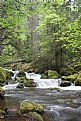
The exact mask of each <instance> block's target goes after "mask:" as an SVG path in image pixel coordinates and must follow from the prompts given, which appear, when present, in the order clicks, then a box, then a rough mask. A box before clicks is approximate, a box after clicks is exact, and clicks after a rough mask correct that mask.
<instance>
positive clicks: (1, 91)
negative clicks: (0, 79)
mask: <svg viewBox="0 0 81 121" xmlns="http://www.w3.org/2000/svg"><path fill="white" fill-rule="evenodd" d="M4 94H5V91H4V90H3V89H2V88H1V87H0V97H3V96H4Z"/></svg>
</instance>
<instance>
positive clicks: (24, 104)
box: [19, 100, 35, 114]
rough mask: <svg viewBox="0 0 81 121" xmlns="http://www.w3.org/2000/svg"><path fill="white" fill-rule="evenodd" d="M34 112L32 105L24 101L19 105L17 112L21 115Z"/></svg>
mask: <svg viewBox="0 0 81 121" xmlns="http://www.w3.org/2000/svg"><path fill="white" fill-rule="evenodd" d="M34 110H35V107H34V104H33V103H31V102H30V101H28V100H24V101H22V103H21V104H20V110H19V111H20V113H21V114H24V113H28V112H30V111H34Z"/></svg>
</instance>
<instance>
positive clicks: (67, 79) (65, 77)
mask: <svg viewBox="0 0 81 121" xmlns="http://www.w3.org/2000/svg"><path fill="white" fill-rule="evenodd" d="M77 76H78V75H77V74H73V75H69V76H62V77H61V79H62V80H66V81H70V82H72V83H74V81H75V80H76V79H77Z"/></svg>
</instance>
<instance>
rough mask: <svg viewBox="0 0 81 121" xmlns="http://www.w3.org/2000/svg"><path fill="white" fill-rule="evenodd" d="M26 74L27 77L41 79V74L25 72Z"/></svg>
mask: <svg viewBox="0 0 81 121" xmlns="http://www.w3.org/2000/svg"><path fill="white" fill-rule="evenodd" d="M25 74H26V78H27V79H40V78H41V75H40V74H35V73H27V72H25Z"/></svg>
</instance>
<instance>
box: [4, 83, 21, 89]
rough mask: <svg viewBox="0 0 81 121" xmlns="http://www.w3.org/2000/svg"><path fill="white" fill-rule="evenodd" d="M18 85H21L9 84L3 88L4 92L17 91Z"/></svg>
mask: <svg viewBox="0 0 81 121" xmlns="http://www.w3.org/2000/svg"><path fill="white" fill-rule="evenodd" d="M18 84H19V83H15V84H8V85H5V86H3V87H2V88H3V89H4V90H10V89H15V88H16V87H17V85H18Z"/></svg>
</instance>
